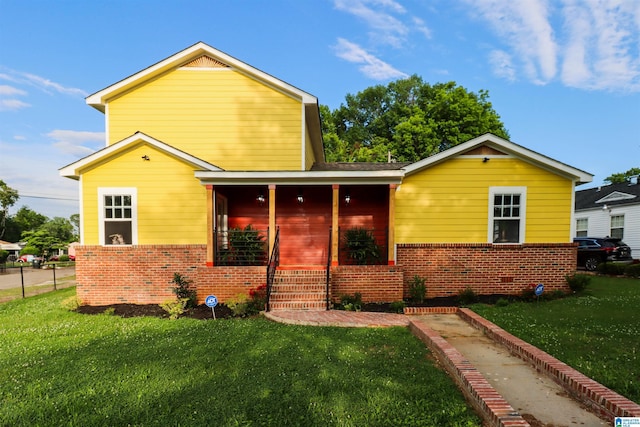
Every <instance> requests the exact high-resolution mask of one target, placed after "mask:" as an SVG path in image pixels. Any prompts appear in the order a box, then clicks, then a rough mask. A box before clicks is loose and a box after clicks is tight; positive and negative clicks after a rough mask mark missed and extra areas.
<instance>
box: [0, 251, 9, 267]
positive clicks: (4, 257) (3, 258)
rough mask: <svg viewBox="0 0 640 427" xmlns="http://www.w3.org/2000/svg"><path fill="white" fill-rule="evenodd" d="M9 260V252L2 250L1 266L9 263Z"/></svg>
mask: <svg viewBox="0 0 640 427" xmlns="http://www.w3.org/2000/svg"><path fill="white" fill-rule="evenodd" d="M7 258H9V251H5V250H4V249H2V250H0V264H4V263H5V262H7Z"/></svg>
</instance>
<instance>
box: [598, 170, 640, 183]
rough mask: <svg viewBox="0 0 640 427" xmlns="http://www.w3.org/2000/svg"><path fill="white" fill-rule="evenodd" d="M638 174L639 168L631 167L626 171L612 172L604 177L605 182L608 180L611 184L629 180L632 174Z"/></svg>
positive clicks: (639, 172)
mask: <svg viewBox="0 0 640 427" xmlns="http://www.w3.org/2000/svg"><path fill="white" fill-rule="evenodd" d="M638 175H640V168H631V169H629V170H628V171H626V172H620V173H614V174H611V175H609V176H608V177H606V178H605V179H604V180H605V182H610V183H611V184H622V183H623V182H627V181H629V179H630V178H631V177H632V176H638Z"/></svg>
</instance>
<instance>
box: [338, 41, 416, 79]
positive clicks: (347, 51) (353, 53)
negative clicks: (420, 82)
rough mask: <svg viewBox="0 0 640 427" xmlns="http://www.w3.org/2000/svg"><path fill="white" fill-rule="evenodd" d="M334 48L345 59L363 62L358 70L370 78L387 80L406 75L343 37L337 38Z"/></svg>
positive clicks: (358, 62)
mask: <svg viewBox="0 0 640 427" xmlns="http://www.w3.org/2000/svg"><path fill="white" fill-rule="evenodd" d="M335 50H336V54H337V55H338V57H340V58H342V59H344V60H345V61H348V62H352V63H355V64H363V65H362V66H361V67H360V71H362V72H363V73H364V74H365V75H366V76H367V77H370V78H372V79H375V80H387V79H396V78H403V77H408V76H407V74H405V73H403V72H402V71H399V70H397V69H395V68H393V67H392V66H391V65H389V64H387V63H386V62H384V61H382V60H380V59H378V58H376V57H375V56H373V55H371V54H370V53H368V52H367V51H366V50H364V49H363V48H362V47H360V46H358V45H357V44H355V43H352V42H350V41H348V40H345V39H343V38H339V39H338V44H337V45H336V46H335Z"/></svg>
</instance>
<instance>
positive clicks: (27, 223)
mask: <svg viewBox="0 0 640 427" xmlns="http://www.w3.org/2000/svg"><path fill="white" fill-rule="evenodd" d="M48 220H49V218H47V217H46V216H44V215H42V214H39V213H38V212H36V211H34V210H31V209H29V207H28V206H22V207H21V208H20V209H18V212H16V213H15V215H13V221H14V222H15V223H16V224H17V225H18V226H19V227H20V229H21V230H22V231H23V232H24V231H33V230H37V229H38V228H40V227H41V226H42V225H44V224H45V223H46V222H47V221H48Z"/></svg>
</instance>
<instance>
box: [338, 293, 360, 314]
mask: <svg viewBox="0 0 640 427" xmlns="http://www.w3.org/2000/svg"><path fill="white" fill-rule="evenodd" d="M340 309H341V310H346V311H360V310H362V294H361V293H360V292H356V293H355V294H354V295H353V296H352V295H346V294H345V295H341V296H340Z"/></svg>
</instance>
